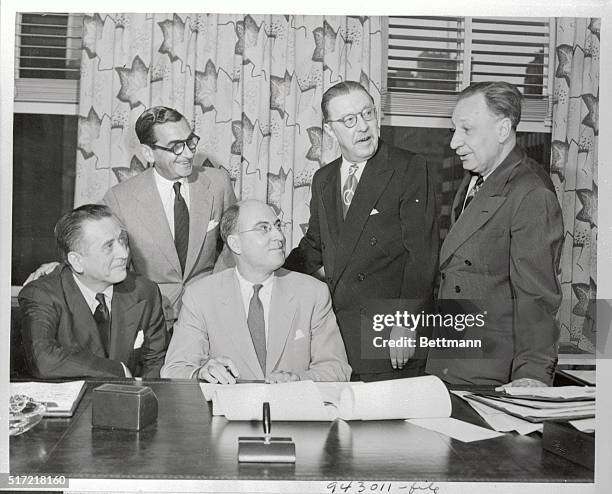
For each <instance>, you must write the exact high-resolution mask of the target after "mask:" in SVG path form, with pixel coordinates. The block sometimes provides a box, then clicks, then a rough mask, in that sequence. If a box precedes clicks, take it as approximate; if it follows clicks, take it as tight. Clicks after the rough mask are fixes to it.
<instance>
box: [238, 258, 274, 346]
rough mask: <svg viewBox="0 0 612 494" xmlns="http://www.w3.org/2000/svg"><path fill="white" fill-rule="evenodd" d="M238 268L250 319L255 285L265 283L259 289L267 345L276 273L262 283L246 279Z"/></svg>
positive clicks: (245, 306) (243, 297) (245, 311)
mask: <svg viewBox="0 0 612 494" xmlns="http://www.w3.org/2000/svg"><path fill="white" fill-rule="evenodd" d="M234 269H235V270H236V277H237V278H238V284H239V285H240V295H241V296H242V303H243V305H244V313H245V314H246V317H247V319H248V317H249V305H250V304H251V298H252V297H253V285H263V286H262V287H261V288H260V289H259V300H261V305H262V306H263V311H264V328H265V332H266V345H267V343H268V319H269V318H270V301H271V300H272V287H273V285H274V273H272V274H271V275H270V276H268V278H266V279H265V280H264V281H262V282H261V283H251V282H250V281H247V280H245V279H244V278H243V277H242V276H241V275H240V273H239V272H238V268H237V267H236V268H234Z"/></svg>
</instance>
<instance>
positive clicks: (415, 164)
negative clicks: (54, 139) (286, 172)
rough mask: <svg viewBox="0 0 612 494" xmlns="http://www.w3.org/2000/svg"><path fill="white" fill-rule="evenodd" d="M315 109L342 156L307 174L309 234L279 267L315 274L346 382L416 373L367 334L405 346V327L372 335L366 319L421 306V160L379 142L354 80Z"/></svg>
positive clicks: (431, 258) (428, 247) (424, 266)
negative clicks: (324, 289)
mask: <svg viewBox="0 0 612 494" xmlns="http://www.w3.org/2000/svg"><path fill="white" fill-rule="evenodd" d="M321 108H322V111H323V118H324V120H325V123H324V129H325V132H327V133H328V134H329V135H330V136H331V137H332V138H333V139H334V140H335V141H336V142H337V143H338V144H339V147H340V151H341V153H342V156H341V157H340V158H338V159H337V160H335V161H333V162H332V163H330V164H328V165H327V166H324V167H323V168H321V169H319V170H317V172H316V173H315V175H314V177H313V181H312V199H311V202H310V220H309V224H308V230H307V232H306V234H305V236H304V238H303V239H302V240H301V241H300V244H299V245H298V246H297V247H296V248H295V249H293V251H292V252H291V254H290V255H289V257H288V258H287V261H286V263H285V267H286V268H288V269H292V270H296V271H301V272H304V273H309V274H315V273H317V272H319V273H321V271H319V270H320V268H321V267H323V273H321V274H323V275H324V279H325V281H326V282H327V285H328V286H329V289H330V292H331V294H332V301H333V306H334V310H335V312H336V317H337V319H338V324H339V326H340V331H341V333H342V337H343V339H344V343H345V345H346V348H347V353H348V357H349V363H350V365H351V367H353V372H354V374H353V376H352V379H355V380H357V379H360V380H365V381H372V380H380V379H391V378H396V377H407V376H412V375H417V374H419V373H420V372H421V371H422V369H423V366H424V363H423V355H422V354H417V355H415V356H414V358H413V353H414V347H408V346H395V347H393V346H385V347H382V348H381V347H376V345H375V344H374V338H375V337H376V336H380V340H377V341H378V342H379V343H380V342H382V341H383V340H384V341H390V340H394V341H406V340H405V339H404V338H414V328H413V327H406V326H402V325H400V324H397V325H393V326H388V327H386V329H384V330H383V331H381V332H380V333H378V332H373V331H372V325H371V320H370V319H369V317H370V316H371V315H372V313H373V311H375V312H380V313H388V314H394V313H395V312H396V311H397V310H401V311H404V310H406V311H408V312H411V313H415V314H416V313H419V312H421V311H422V310H427V309H428V308H429V306H430V302H431V299H432V292H433V284H434V276H435V272H436V265H437V254H438V230H437V222H436V211H435V209H436V208H435V200H434V192H433V184H432V183H431V181H430V180H429V177H428V173H427V167H426V162H425V159H424V158H423V157H421V156H418V155H415V154H413V153H411V152H409V151H405V150H401V149H397V148H394V147H391V146H388V145H386V144H385V143H383V142H382V141H380V140H379V129H378V121H377V118H376V108H375V106H374V101H373V99H372V97H371V96H370V94H369V93H368V92H367V91H366V90H365V88H364V87H363V86H361V85H360V84H359V83H357V82H353V81H346V82H341V83H339V84H336V85H335V86H333V87H331V88H330V89H328V90H327V91H326V92H325V94H324V95H323V100H322V102H321ZM374 301H380V303H379V304H375V305H376V308H373V307H372V303H373V302H374ZM363 316H365V317H363ZM362 320H363V326H362ZM368 321H370V322H368ZM375 347H376V348H375ZM418 357H420V358H418Z"/></svg>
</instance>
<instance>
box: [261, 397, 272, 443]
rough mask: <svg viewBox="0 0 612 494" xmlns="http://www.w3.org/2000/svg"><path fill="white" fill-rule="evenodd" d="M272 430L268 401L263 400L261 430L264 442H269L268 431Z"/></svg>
mask: <svg viewBox="0 0 612 494" xmlns="http://www.w3.org/2000/svg"><path fill="white" fill-rule="evenodd" d="M271 430H272V423H271V421H270V403H269V402H267V401H265V402H264V404H263V431H264V443H265V444H270V431H271Z"/></svg>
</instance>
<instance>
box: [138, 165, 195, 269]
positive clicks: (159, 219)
mask: <svg viewBox="0 0 612 494" xmlns="http://www.w3.org/2000/svg"><path fill="white" fill-rule="evenodd" d="M153 173H155V172H154V171H153V168H149V169H148V170H145V171H144V172H143V173H142V175H143V181H142V182H140V183H141V184H142V185H141V186H140V187H138V188H137V189H135V190H134V197H135V198H136V213H137V214H138V216H139V217H140V220H141V224H142V226H143V228H146V229H147V230H148V231H149V235H150V236H151V238H155V239H157V240H158V241H157V242H156V245H157V247H158V249H159V250H160V251H161V253H162V254H163V255H164V257H165V258H166V259H167V260H168V263H170V265H171V266H172V267H173V268H174V269H175V270H176V272H177V273H178V275H179V277H181V275H182V274H181V264H180V262H179V258H178V254H177V253H176V247H175V246H174V239H173V238H172V232H171V231H170V225H168V220H167V219H166V212H165V211H164V207H163V205H162V202H161V197H160V196H159V192H158V190H157V186H156V185H155V178H154V177H153ZM190 192H191V191H190Z"/></svg>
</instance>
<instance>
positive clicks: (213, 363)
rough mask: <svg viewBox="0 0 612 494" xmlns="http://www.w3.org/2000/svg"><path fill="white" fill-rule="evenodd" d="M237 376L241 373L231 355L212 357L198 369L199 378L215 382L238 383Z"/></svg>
mask: <svg viewBox="0 0 612 494" xmlns="http://www.w3.org/2000/svg"><path fill="white" fill-rule="evenodd" d="M237 377H240V373H239V372H238V368H237V367H236V365H235V364H234V362H232V360H231V359H230V358H229V357H217V358H210V359H208V361H207V362H206V363H205V364H204V365H203V366H202V367H200V369H199V370H198V379H204V380H205V381H208V382H209V383H213V384H236V378H237Z"/></svg>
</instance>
